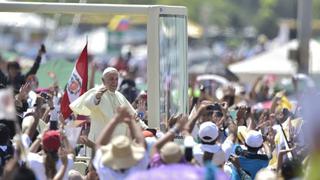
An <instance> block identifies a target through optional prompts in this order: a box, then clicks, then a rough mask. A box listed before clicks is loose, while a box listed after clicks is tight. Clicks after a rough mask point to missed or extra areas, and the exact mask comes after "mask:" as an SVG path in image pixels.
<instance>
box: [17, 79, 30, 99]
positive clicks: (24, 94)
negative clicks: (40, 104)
mask: <svg viewBox="0 0 320 180" xmlns="http://www.w3.org/2000/svg"><path fill="white" fill-rule="evenodd" d="M30 91H31V83H30V82H27V83H25V84H24V85H22V86H21V88H20V92H19V95H18V99H19V100H26V99H28V94H29V92H30Z"/></svg>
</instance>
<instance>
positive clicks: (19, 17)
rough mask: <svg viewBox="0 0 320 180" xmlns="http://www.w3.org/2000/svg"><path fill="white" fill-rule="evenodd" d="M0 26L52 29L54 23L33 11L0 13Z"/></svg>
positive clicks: (54, 25)
mask: <svg viewBox="0 0 320 180" xmlns="http://www.w3.org/2000/svg"><path fill="white" fill-rule="evenodd" d="M0 26H9V27H12V26H14V27H21V28H30V29H54V28H55V27H56V23H55V22H54V21H53V20H52V19H49V18H43V17H41V16H39V15H37V14H34V13H12V12H1V13H0Z"/></svg>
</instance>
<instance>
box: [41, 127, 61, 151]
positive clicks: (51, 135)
mask: <svg viewBox="0 0 320 180" xmlns="http://www.w3.org/2000/svg"><path fill="white" fill-rule="evenodd" d="M60 144H61V143H60V133H59V131H55V130H50V131H47V132H45V133H44V134H43V137H42V145H43V146H42V147H43V149H44V150H45V151H48V152H54V151H58V149H59V147H60Z"/></svg>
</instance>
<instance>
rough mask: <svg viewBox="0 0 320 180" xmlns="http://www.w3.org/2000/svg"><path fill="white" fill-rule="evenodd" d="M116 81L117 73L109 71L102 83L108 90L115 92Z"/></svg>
mask: <svg viewBox="0 0 320 180" xmlns="http://www.w3.org/2000/svg"><path fill="white" fill-rule="evenodd" d="M118 79H119V77H118V72H116V71H111V72H109V73H107V74H105V75H104V76H103V78H102V81H103V84H104V85H105V86H106V87H107V88H108V90H110V91H112V92H115V91H116V90H117V88H118Z"/></svg>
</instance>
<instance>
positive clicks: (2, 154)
mask: <svg viewBox="0 0 320 180" xmlns="http://www.w3.org/2000/svg"><path fill="white" fill-rule="evenodd" d="M13 153H14V150H13V147H12V145H7V150H5V151H3V150H2V149H1V148H0V175H2V173H3V168H4V166H5V164H6V161H7V160H9V159H11V158H12V157H13Z"/></svg>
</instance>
